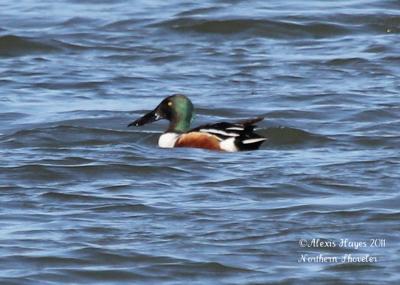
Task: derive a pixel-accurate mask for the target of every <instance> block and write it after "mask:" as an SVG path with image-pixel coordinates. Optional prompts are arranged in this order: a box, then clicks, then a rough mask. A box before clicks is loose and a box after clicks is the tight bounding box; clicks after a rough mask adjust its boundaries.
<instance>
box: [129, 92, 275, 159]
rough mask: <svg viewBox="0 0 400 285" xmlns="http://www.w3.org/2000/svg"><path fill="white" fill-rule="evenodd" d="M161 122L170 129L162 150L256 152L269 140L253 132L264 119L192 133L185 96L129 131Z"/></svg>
mask: <svg viewBox="0 0 400 285" xmlns="http://www.w3.org/2000/svg"><path fill="white" fill-rule="evenodd" d="M161 119H165V120H168V121H169V126H168V128H167V130H166V131H165V132H164V133H163V134H162V135H161V136H160V137H159V139H158V146H159V147H160V148H177V147H188V148H202V149H208V150H215V151H225V152H237V151H250V150H257V149H258V148H259V147H260V146H261V144H262V143H263V142H265V141H266V140H267V138H265V137H262V136H260V135H259V134H257V133H255V132H254V128H255V127H256V125H255V124H256V123H258V122H260V121H262V120H263V119H264V117H256V118H251V119H246V120H242V121H237V122H232V123H230V122H217V123H213V124H205V125H201V126H198V127H196V128H193V129H191V128H190V125H191V123H192V121H193V119H194V107H193V103H192V101H190V99H189V98H188V97H187V96H185V95H182V94H173V95H171V96H168V97H166V98H165V99H164V100H162V101H161V103H160V104H159V105H158V106H157V107H156V108H155V109H154V110H152V111H151V112H149V113H147V114H145V115H143V116H142V117H140V118H138V119H136V120H135V121H133V122H131V123H130V124H128V127H132V126H135V127H140V126H143V125H145V124H149V123H152V122H155V121H158V120H161Z"/></svg>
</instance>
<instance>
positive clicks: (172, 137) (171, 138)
mask: <svg viewBox="0 0 400 285" xmlns="http://www.w3.org/2000/svg"><path fill="white" fill-rule="evenodd" d="M178 137H179V134H177V133H164V134H162V135H161V136H160V138H159V139H158V146H159V147H162V148H171V147H174V145H175V142H176V140H177V139H178Z"/></svg>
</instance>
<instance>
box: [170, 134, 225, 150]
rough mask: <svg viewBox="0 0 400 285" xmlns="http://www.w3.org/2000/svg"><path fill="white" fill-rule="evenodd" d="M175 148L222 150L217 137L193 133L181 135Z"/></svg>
mask: <svg viewBox="0 0 400 285" xmlns="http://www.w3.org/2000/svg"><path fill="white" fill-rule="evenodd" d="M175 147H195V148H207V149H213V150H221V148H220V147H219V140H218V139H217V137H216V136H213V135H209V134H205V133H200V132H191V133H188V134H183V135H181V136H180V138H179V139H178V140H177V142H176V143H175Z"/></svg>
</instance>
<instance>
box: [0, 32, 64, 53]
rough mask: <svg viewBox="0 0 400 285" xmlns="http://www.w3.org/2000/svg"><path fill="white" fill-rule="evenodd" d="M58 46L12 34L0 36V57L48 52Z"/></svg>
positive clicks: (55, 49)
mask: <svg viewBox="0 0 400 285" xmlns="http://www.w3.org/2000/svg"><path fill="white" fill-rule="evenodd" d="M57 50H58V47H56V46H55V45H51V44H48V43H42V42H37V41H35V40H32V39H28V38H24V37H18V36H14V35H6V36H0V57H1V56H5V57H9V56H19V55H26V54H31V53H48V52H54V51H57Z"/></svg>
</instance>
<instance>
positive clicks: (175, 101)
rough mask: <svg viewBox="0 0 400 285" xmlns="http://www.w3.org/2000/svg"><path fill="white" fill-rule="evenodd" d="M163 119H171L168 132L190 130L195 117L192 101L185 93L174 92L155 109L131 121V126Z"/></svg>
mask: <svg viewBox="0 0 400 285" xmlns="http://www.w3.org/2000/svg"><path fill="white" fill-rule="evenodd" d="M161 119H166V120H168V121H170V124H169V127H168V130H167V132H178V133H180V132H186V131H188V130H189V129H190V123H191V122H192V120H193V119H194V108H193V104H192V102H191V101H190V100H189V98H187V97H186V96H185V95H181V94H174V95H172V96H169V97H167V98H165V99H164V100H163V101H162V102H161V103H160V104H159V105H158V106H157V107H156V108H155V109H154V110H153V111H151V112H149V113H147V114H146V115H144V116H143V117H141V118H139V119H137V120H136V121H134V122H132V123H130V124H129V126H142V125H144V124H148V123H151V122H154V121H158V120H161Z"/></svg>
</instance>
